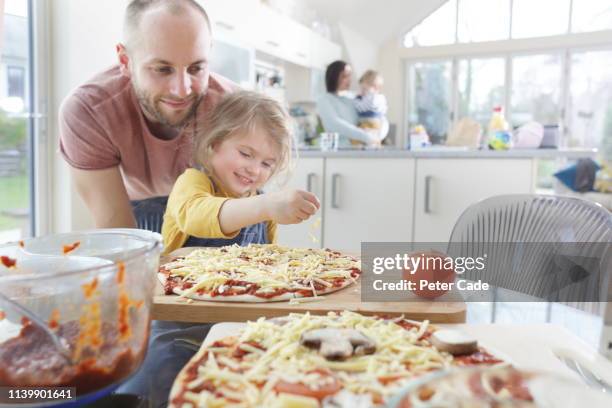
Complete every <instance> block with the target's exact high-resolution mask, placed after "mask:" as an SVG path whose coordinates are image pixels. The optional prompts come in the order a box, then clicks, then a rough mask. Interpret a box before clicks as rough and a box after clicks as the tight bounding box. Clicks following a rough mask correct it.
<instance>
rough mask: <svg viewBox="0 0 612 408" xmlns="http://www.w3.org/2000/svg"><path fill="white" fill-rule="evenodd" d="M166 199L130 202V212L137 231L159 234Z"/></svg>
mask: <svg viewBox="0 0 612 408" xmlns="http://www.w3.org/2000/svg"><path fill="white" fill-rule="evenodd" d="M167 203H168V197H153V198H147V199H144V200H138V201H132V203H131V204H132V210H133V212H134V218H136V225H137V226H138V228H139V229H143V230H147V231H153V232H158V233H159V232H161V229H162V224H163V222H164V213H165V212H166V205H167Z"/></svg>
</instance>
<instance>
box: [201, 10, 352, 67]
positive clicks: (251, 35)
mask: <svg viewBox="0 0 612 408" xmlns="http://www.w3.org/2000/svg"><path fill="white" fill-rule="evenodd" d="M198 2H199V3H200V4H201V5H202V7H204V9H205V10H206V12H207V13H208V16H209V18H210V20H211V24H212V29H213V35H214V37H215V38H217V39H221V40H224V41H226V42H238V43H240V44H248V45H250V46H253V47H254V48H256V49H257V51H260V52H264V53H266V54H268V55H271V56H273V57H276V58H280V59H282V60H285V61H289V62H291V63H294V64H297V65H300V66H304V67H315V68H321V69H324V68H325V67H326V66H327V65H328V64H329V63H330V62H332V61H334V60H337V59H340V57H341V49H340V46H339V45H338V44H335V43H334V42H332V41H330V40H328V39H326V38H324V37H322V36H321V35H319V34H317V33H315V32H314V31H312V30H311V29H309V28H308V27H306V26H304V25H302V24H300V23H298V22H297V21H295V20H293V19H291V18H289V17H287V16H285V15H282V14H280V13H279V12H278V11H276V10H274V9H272V8H270V7H268V6H265V5H261V4H258V3H257V2H255V1H253V0H198ZM237 10H239V12H237Z"/></svg>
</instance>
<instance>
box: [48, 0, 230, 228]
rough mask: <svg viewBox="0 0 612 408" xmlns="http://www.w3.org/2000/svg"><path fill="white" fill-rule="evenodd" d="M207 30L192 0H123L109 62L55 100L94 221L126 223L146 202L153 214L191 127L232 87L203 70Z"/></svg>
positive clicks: (184, 155)
mask: <svg viewBox="0 0 612 408" xmlns="http://www.w3.org/2000/svg"><path fill="white" fill-rule="evenodd" d="M211 37H212V36H211V28H210V21H209V19H208V16H207V14H206V12H205V11H204V9H203V8H202V7H201V6H200V5H199V4H198V3H197V2H196V1H194V0H132V1H131V2H130V3H129V5H128V7H127V10H126V15H125V21H124V41H125V42H124V43H123V44H118V45H117V56H118V59H119V64H118V65H115V66H113V67H111V68H110V69H107V70H106V71H104V72H102V73H100V74H98V75H96V76H95V77H94V78H92V79H91V80H90V81H89V82H87V83H85V84H84V85H82V86H80V87H79V88H77V89H76V90H75V91H74V92H73V93H72V94H71V95H70V96H68V98H67V99H66V100H65V101H64V103H63V105H62V108H61V110H60V121H59V122H60V150H61V152H62V155H63V157H64V159H65V160H66V161H67V162H68V164H69V165H70V168H71V169H70V170H71V174H72V177H73V180H74V182H75V185H76V188H77V191H78V192H79V194H80V195H81V197H82V198H83V200H84V201H85V203H86V205H87V207H88V208H89V210H90V211H91V213H92V215H93V218H94V221H95V224H96V226H97V227H100V228H110V227H135V226H136V219H135V217H134V213H135V215H136V217H146V216H147V212H148V211H149V210H150V208H151V206H153V207H156V208H155V209H154V210H153V211H154V212H156V213H158V216H159V217H161V216H162V215H163V210H164V207H165V200H166V196H167V195H168V194H169V193H170V190H171V188H172V185H173V184H174V181H175V180H176V178H177V177H178V176H179V175H180V174H181V173H182V172H183V170H185V169H186V168H187V167H188V166H189V164H190V161H191V152H192V137H193V134H194V131H195V129H196V128H197V127H198V126H200V125H201V124H202V121H204V120H206V114H207V112H208V111H210V109H211V107H213V106H214V105H215V104H216V103H217V101H218V100H219V99H220V97H221V96H222V95H223V94H224V93H225V92H229V91H231V90H232V89H234V88H235V85H234V84H233V83H231V82H230V81H229V80H227V79H225V78H223V77H221V76H219V75H216V74H214V73H210V72H209V70H208V58H209V55H210V49H211V44H212V38H211ZM143 199H146V201H144V202H140V203H138V202H137V201H134V200H143ZM130 200H132V203H130ZM132 204H137V205H135V208H134V212H133V211H132Z"/></svg>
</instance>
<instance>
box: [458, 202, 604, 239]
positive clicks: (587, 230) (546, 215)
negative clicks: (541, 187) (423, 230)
mask: <svg viewBox="0 0 612 408" xmlns="http://www.w3.org/2000/svg"><path fill="white" fill-rule="evenodd" d="M611 240H612V214H611V213H610V212H609V211H608V210H607V209H605V208H604V207H603V206H601V205H599V204H596V203H593V202H590V201H586V200H583V199H580V198H574V197H559V196H548V195H529V194H511V195H501V196H495V197H490V198H487V199H484V200H482V201H479V202H477V203H475V204H473V205H471V206H470V207H468V208H467V209H466V210H465V211H464V212H463V214H461V216H460V217H459V219H458V220H457V222H456V224H455V227H454V228H453V231H452V233H451V237H450V241H449V242H557V241H559V242H611Z"/></svg>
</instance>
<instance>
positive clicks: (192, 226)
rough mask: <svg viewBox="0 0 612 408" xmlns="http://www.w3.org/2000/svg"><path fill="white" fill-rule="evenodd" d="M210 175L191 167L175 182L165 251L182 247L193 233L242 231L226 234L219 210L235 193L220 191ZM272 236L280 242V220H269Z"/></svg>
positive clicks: (200, 235)
mask: <svg viewBox="0 0 612 408" xmlns="http://www.w3.org/2000/svg"><path fill="white" fill-rule="evenodd" d="M217 190H218V189H215V186H214V185H213V183H212V181H211V180H210V178H209V177H208V176H207V175H206V174H204V173H203V172H201V171H199V170H196V169H187V170H185V172H184V173H183V174H181V175H180V176H179V178H178V179H177V180H176V182H175V183H174V187H173V188H172V192H171V193H170V196H169V197H168V205H167V207H166V213H165V214H164V223H163V225H162V236H163V238H164V247H165V249H164V253H169V252H172V251H174V250H175V249H178V248H181V247H182V246H183V245H184V244H185V241H187V239H188V238H189V237H190V236H194V237H198V238H225V239H231V238H235V237H236V235H238V233H239V232H240V231H236V232H234V233H232V234H229V235H227V234H224V233H223V231H221V225H220V224H219V210H220V209H221V206H222V205H223V203H224V202H225V201H227V200H229V199H231V198H238V197H232V196H231V195H230V194H228V193H226V192H225V191H222V190H221V191H217ZM266 224H267V233H268V239H269V240H270V242H271V243H274V242H276V223H275V222H273V221H266Z"/></svg>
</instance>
